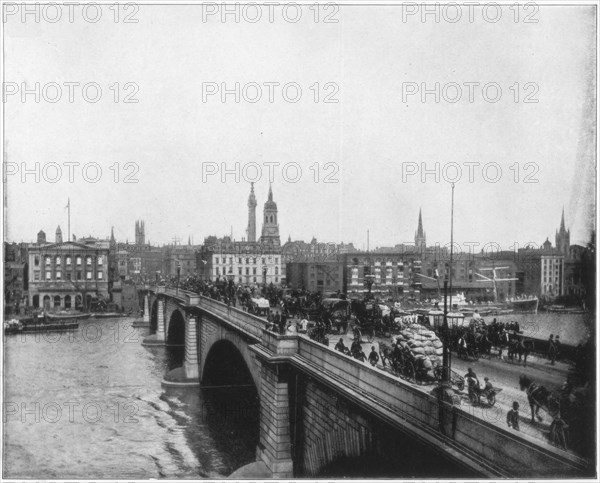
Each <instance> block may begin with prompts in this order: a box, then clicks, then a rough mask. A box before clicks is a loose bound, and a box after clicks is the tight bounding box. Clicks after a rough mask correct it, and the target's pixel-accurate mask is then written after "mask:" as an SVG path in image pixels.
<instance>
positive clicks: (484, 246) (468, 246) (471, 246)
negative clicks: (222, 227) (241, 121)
mask: <svg viewBox="0 0 600 483" xmlns="http://www.w3.org/2000/svg"><path fill="white" fill-rule="evenodd" d="M132 223H133V225H134V236H133V237H129V236H125V237H122V238H121V237H120V236H118V234H119V233H128V231H127V229H124V230H119V228H118V227H115V226H111V227H110V230H109V232H111V233H112V232H115V233H116V234H117V235H116V236H115V239H116V241H117V242H118V243H129V244H130V245H137V244H139V243H138V240H142V242H141V244H150V245H152V246H156V247H162V246H173V245H179V246H186V245H192V246H201V245H203V244H204V241H205V239H206V238H207V237H211V236H216V237H217V238H223V237H231V234H232V233H236V230H232V227H230V231H229V233H226V232H221V233H219V231H218V229H215V230H213V231H212V232H210V233H206V234H204V235H202V236H201V238H199V239H196V238H194V236H193V235H192V234H188V235H187V236H184V235H183V234H181V235H182V236H178V235H180V234H174V235H173V236H172V237H171V239H170V240H168V241H167V242H164V243H160V242H159V243H154V242H153V241H152V237H149V236H148V233H147V232H146V231H145V220H143V219H141V218H139V217H136V219H135V220H132ZM421 223H422V225H421ZM563 223H564V227H565V228H566V230H567V231H572V230H571V229H570V227H569V224H568V222H567V221H566V217H565V212H564V209H563V212H562V215H561V220H560V222H558V223H557V224H556V228H555V234H554V235H553V234H552V231H551V230H550V231H549V233H548V234H547V236H546V238H544V240H542V241H537V240H530V241H529V242H524V243H519V242H518V241H517V242H515V243H513V244H512V245H511V246H502V245H499V244H496V242H495V241H493V240H488V241H485V242H474V241H471V240H468V241H464V242H457V241H456V240H455V242H454V243H455V248H456V247H457V245H458V246H459V247H460V249H461V251H463V252H467V253H478V252H480V251H481V250H486V251H489V250H492V251H496V250H497V249H501V250H502V251H517V250H518V249H520V248H526V247H528V246H529V247H532V248H542V245H543V243H544V242H545V241H546V240H548V241H550V243H551V244H552V247H553V248H557V247H556V243H555V236H556V233H558V231H559V227H560V226H561V225H562V224H563ZM414 226H415V228H414V231H413V239H412V240H411V239H407V240H401V241H397V242H394V243H393V244H390V245H385V244H379V243H378V241H377V240H376V239H375V240H374V239H373V238H372V237H370V240H371V244H370V246H369V247H368V246H367V245H365V244H362V245H359V244H357V243H356V242H355V241H354V240H342V241H337V240H325V239H322V238H320V237H319V235H318V234H314V235H312V236H310V237H307V238H294V237H291V236H289V241H291V242H299V241H302V242H305V243H310V242H311V240H312V239H315V238H316V240H317V242H318V243H325V244H332V243H344V244H347V245H349V244H352V245H353V246H354V248H355V249H356V250H359V251H367V250H368V249H370V251H373V250H377V249H382V248H386V247H387V248H394V247H396V246H399V245H405V246H413V245H416V237H417V236H418V230H419V228H420V227H421V228H422V229H423V231H424V232H425V234H426V233H427V225H426V223H425V222H423V221H422V210H421V209H419V213H418V220H417V222H416V223H415V225H414ZM139 227H141V228H139ZM58 228H61V230H62V226H61V225H58V226H57V228H56V230H50V229H48V230H45V229H44V228H43V227H42V228H39V229H38V231H36V232H35V236H34V237H31V239H30V240H7V241H9V242H15V243H18V242H24V243H35V240H36V237H37V234H38V232H39V231H40V230H42V231H44V232H45V233H46V237H47V239H48V242H50V243H52V242H53V238H52V234H53V233H55V231H57V230H58ZM139 229H141V230H142V231H141V232H138V230H139ZM237 232H239V227H238V229H237ZM63 235H65V233H64V231H63ZM71 236H72V237H73V236H77V238H78V239H81V238H85V237H90V236H91V237H94V238H97V239H99V240H109V239H110V234H109V235H107V236H104V235H103V234H99V233H87V234H82V235H77V234H76V233H74V232H73V231H71ZM281 238H282V242H281V245H284V244H285V243H286V242H288V237H286V236H282V237H281ZM231 239H232V241H246V242H248V241H250V240H248V239H247V237H246V236H241V237H239V238H237V237H235V236H233V237H232V238H231ZM425 239H426V238H425ZM62 240H63V241H68V240H67V238H66V237H65V236H63V238H62ZM426 240H427V239H426ZM588 241H589V240H588ZM373 242H374V243H373ZM254 243H260V240H256V241H255V242H254ZM572 244H573V245H581V246H586V245H587V241H586V242H584V243H581V244H580V243H576V242H572ZM425 246H427V247H436V246H439V247H449V246H450V241H439V240H427V241H426V243H425Z"/></svg>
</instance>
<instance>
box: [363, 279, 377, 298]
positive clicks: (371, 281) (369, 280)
mask: <svg viewBox="0 0 600 483" xmlns="http://www.w3.org/2000/svg"><path fill="white" fill-rule="evenodd" d="M374 283H375V275H372V274H368V275H365V285H366V286H367V289H368V290H369V292H368V296H369V298H371V287H373V284H374Z"/></svg>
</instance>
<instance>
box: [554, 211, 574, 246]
mask: <svg viewBox="0 0 600 483" xmlns="http://www.w3.org/2000/svg"><path fill="white" fill-rule="evenodd" d="M554 241H555V243H556V248H557V249H558V250H560V252H561V253H562V254H563V255H564V256H565V257H567V256H568V255H569V247H570V246H571V231H570V230H567V229H565V209H564V208H563V210H562V217H561V219H560V229H559V230H558V231H557V232H556V235H555V237H554Z"/></svg>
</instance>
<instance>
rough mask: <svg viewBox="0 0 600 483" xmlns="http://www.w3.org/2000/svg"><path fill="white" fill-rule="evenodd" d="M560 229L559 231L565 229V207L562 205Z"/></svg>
mask: <svg viewBox="0 0 600 483" xmlns="http://www.w3.org/2000/svg"><path fill="white" fill-rule="evenodd" d="M560 231H561V232H564V231H565V207H564V206H563V209H562V217H561V219H560Z"/></svg>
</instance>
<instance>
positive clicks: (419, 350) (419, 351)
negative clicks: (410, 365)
mask: <svg viewBox="0 0 600 483" xmlns="http://www.w3.org/2000/svg"><path fill="white" fill-rule="evenodd" d="M411 352H412V353H413V354H417V355H418V354H421V355H425V350H424V349H423V348H422V347H415V348H413V349H411Z"/></svg>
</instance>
